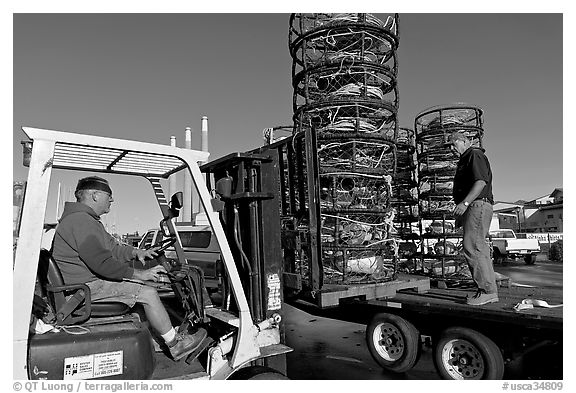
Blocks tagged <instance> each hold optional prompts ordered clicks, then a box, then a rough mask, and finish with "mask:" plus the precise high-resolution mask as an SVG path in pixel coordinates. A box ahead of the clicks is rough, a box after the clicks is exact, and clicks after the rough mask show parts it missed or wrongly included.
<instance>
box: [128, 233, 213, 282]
mask: <svg viewBox="0 0 576 393" xmlns="http://www.w3.org/2000/svg"><path fill="white" fill-rule="evenodd" d="M176 230H177V231H178V236H179V237H180V242H181V244H182V249H183V251H184V256H185V257H186V260H187V261H188V263H190V264H191V265H194V266H198V267H199V268H201V269H202V271H203V272H204V279H205V285H206V288H208V289H210V288H218V285H219V284H220V278H219V277H220V274H219V272H220V270H219V269H221V268H222V266H221V264H222V258H221V254H220V247H219V246H218V243H217V241H216V236H214V233H213V232H212V231H211V229H210V226H209V225H192V224H191V223H185V222H177V223H176ZM163 237H164V234H163V233H162V231H161V230H160V229H159V228H155V229H150V230H148V231H147V232H146V234H145V235H144V236H143V237H142V240H140V244H138V248H147V247H150V246H154V245H156V244H158V243H160V242H161V241H162V239H163ZM166 258H168V259H176V250H174V247H170V248H168V249H167V250H166Z"/></svg>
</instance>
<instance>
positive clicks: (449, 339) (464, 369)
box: [433, 327, 504, 380]
mask: <svg viewBox="0 0 576 393" xmlns="http://www.w3.org/2000/svg"><path fill="white" fill-rule="evenodd" d="M435 341H436V342H435V345H434V349H433V352H434V366H436V370H437V371H438V374H440V376H441V377H442V378H443V379H463V380H467V379H502V376H503V375H504V359H503V358H502V353H501V352H500V349H499V348H498V346H497V345H496V344H495V343H494V341H492V340H491V339H489V338H488V337H486V336H485V335H483V334H482V333H479V332H477V331H475V330H472V329H468V328H464V327H451V328H448V329H446V330H445V331H444V332H442V334H441V335H440V338H439V339H438V340H435Z"/></svg>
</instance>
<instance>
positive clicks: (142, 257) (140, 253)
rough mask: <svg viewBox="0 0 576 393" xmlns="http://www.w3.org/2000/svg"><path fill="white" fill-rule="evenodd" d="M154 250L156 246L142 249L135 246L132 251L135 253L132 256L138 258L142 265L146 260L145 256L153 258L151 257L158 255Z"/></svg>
mask: <svg viewBox="0 0 576 393" xmlns="http://www.w3.org/2000/svg"><path fill="white" fill-rule="evenodd" d="M156 250H158V247H153V248H150V249H148V250H142V249H140V248H135V249H134V253H135V254H136V255H134V257H135V258H136V259H138V260H139V261H140V262H142V265H143V266H144V265H145V262H146V258H148V259H153V258H155V257H157V256H158V254H157V253H156Z"/></svg>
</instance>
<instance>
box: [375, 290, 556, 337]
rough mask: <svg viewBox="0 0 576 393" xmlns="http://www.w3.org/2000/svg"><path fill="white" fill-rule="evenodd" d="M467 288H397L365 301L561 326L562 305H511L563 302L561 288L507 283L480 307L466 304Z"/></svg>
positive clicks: (436, 312)
mask: <svg viewBox="0 0 576 393" xmlns="http://www.w3.org/2000/svg"><path fill="white" fill-rule="evenodd" d="M471 293H472V291H470V290H467V291H465V290H458V289H439V288H431V289H430V290H428V291H426V292H420V293H419V292H417V291H414V290H400V291H398V292H396V294H395V295H394V296H392V297H389V298H386V299H373V300H368V301H367V302H366V303H367V305H369V306H375V307H382V308H387V307H390V308H397V309H402V310H404V311H406V312H411V313H415V314H420V315H421V316H428V317H430V316H442V317H444V318H458V319H470V320H474V319H479V320H482V321H483V322H487V321H493V322H497V323H503V322H506V323H507V324H512V325H519V326H530V327H531V328H551V329H559V330H561V329H562V320H563V307H554V308H544V307H536V306H534V308H531V309H524V310H521V311H516V310H514V306H515V305H517V304H518V303H520V302H522V300H524V299H539V300H545V301H546V302H547V303H548V304H549V305H560V304H562V301H563V298H562V291H557V290H550V289H542V288H531V287H519V286H514V285H512V286H509V287H501V288H499V290H498V298H499V300H500V301H499V302H497V303H491V304H486V305H483V306H470V305H467V304H466V297H467V296H468V295H470V294H471Z"/></svg>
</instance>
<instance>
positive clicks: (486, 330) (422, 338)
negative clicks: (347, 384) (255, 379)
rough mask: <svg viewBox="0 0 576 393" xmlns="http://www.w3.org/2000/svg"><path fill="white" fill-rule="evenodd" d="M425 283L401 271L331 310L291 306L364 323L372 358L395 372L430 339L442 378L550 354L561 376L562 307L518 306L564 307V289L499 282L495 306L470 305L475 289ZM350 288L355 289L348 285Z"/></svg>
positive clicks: (553, 373)
mask: <svg viewBox="0 0 576 393" xmlns="http://www.w3.org/2000/svg"><path fill="white" fill-rule="evenodd" d="M426 280H428V278H426V277H418V276H406V275H399V278H398V279H397V280H395V281H392V282H389V283H382V284H386V286H387V287H388V290H390V289H391V288H393V287H394V286H395V284H396V285H397V290H396V291H395V292H394V293H391V294H388V295H386V296H382V297H378V298H365V297H364V296H362V295H360V296H356V297H346V298H341V299H340V301H339V303H338V304H337V305H333V306H330V307H320V306H319V303H318V302H309V301H306V300H302V299H300V300H297V301H294V302H292V304H293V305H294V306H296V307H297V308H300V309H303V310H305V311H307V312H309V313H311V314H315V315H320V316H323V317H329V318H333V319H338V320H343V321H349V322H354V323H360V324H365V325H366V326H367V328H366V341H367V345H368V348H369V350H370V352H371V354H372V356H373V358H374V359H375V360H376V362H377V363H378V364H379V365H380V366H381V367H382V368H384V369H385V370H388V371H391V372H396V373H403V372H406V371H409V370H410V369H411V368H412V367H414V366H415V365H416V363H417V362H418V360H419V358H420V354H421V351H422V345H423V342H426V343H430V344H432V352H433V360H434V364H435V367H436V369H437V371H438V373H439V374H440V376H441V377H442V378H445V379H501V378H503V377H504V376H505V369H509V370H512V369H514V370H516V369H517V368H522V367H523V362H524V361H528V360H529V359H530V358H533V357H534V356H539V355H538V354H545V356H546V357H541V358H539V362H540V364H545V366H546V368H547V371H546V373H547V374H545V375H546V378H547V379H561V378H562V341H563V307H550V308H546V307H536V306H534V307H533V308H525V309H522V310H519V311H516V310H515V309H514V307H515V306H516V305H517V304H519V303H522V302H523V301H526V300H528V302H527V303H530V301H532V300H545V301H546V302H547V303H548V305H550V306H558V305H561V304H562V301H563V299H562V291H561V290H552V289H542V288H534V287H523V286H516V285H508V286H502V287H500V288H499V299H500V301H499V302H498V303H492V304H487V305H483V306H470V305H468V304H466V298H467V296H470V295H471V294H473V291H471V290H462V289H454V288H450V289H441V288H431V287H429V286H428V288H426V285H425V284H424V283H423V282H422V281H424V282H425V281H426ZM407 283H411V284H410V285H407ZM402 286H404V287H405V288H402ZM357 291H358V289H356V292H357ZM351 293H354V290H350V289H347V294H351ZM340 295H342V292H340ZM336 296H337V294H333V295H332V297H333V298H335V297H336ZM543 359H546V360H544V361H543ZM507 375H510V373H508V374H507Z"/></svg>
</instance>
